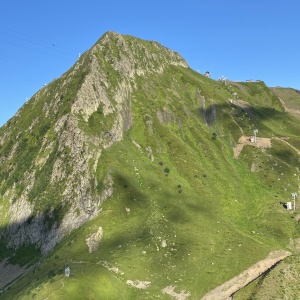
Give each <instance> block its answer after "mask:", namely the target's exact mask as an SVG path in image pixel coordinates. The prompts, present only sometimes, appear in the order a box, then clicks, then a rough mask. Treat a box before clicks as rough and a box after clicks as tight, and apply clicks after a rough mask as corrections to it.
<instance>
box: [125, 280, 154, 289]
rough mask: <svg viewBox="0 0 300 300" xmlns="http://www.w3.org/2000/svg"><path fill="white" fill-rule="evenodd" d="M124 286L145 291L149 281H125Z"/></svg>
mask: <svg viewBox="0 0 300 300" xmlns="http://www.w3.org/2000/svg"><path fill="white" fill-rule="evenodd" d="M126 284H128V285H130V286H132V287H135V288H137V289H142V290H144V289H147V288H148V287H149V286H150V284H151V281H140V280H135V281H132V280H127V281H126Z"/></svg>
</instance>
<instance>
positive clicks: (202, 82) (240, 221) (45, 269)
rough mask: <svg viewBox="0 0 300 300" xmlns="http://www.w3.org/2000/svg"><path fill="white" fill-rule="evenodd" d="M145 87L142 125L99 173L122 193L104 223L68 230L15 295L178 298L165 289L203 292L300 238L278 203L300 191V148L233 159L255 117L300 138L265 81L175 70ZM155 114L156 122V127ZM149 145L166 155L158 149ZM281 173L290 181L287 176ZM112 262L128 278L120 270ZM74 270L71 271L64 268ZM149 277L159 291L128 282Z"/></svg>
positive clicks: (106, 207)
mask: <svg viewBox="0 0 300 300" xmlns="http://www.w3.org/2000/svg"><path fill="white" fill-rule="evenodd" d="M138 85H139V86H140V89H139V90H138V91H136V92H135V93H134V94H133V95H132V103H133V112H134V125H133V127H132V128H131V129H130V131H129V132H128V133H127V135H126V137H125V140H124V141H123V142H121V143H118V144H116V145H114V146H113V147H112V148H110V149H109V150H107V151H105V152H104V153H103V155H102V159H101V162H100V163H99V165H98V169H97V176H98V178H99V179H101V178H104V176H105V175H106V174H111V175H112V177H113V178H114V182H115V185H114V188H115V191H114V195H113V197H112V198H111V199H110V200H108V201H107V202H106V203H104V204H103V211H102V213H101V214H100V216H99V217H98V218H96V219H94V220H93V221H91V222H89V223H88V224H86V225H85V226H83V227H82V228H80V229H79V230H77V231H75V232H74V233H73V234H72V235H71V236H69V237H67V238H66V239H65V240H64V242H63V243H61V245H59V246H58V247H57V248H56V249H55V251H54V252H53V253H51V254H50V255H49V256H48V257H45V259H44V260H43V262H42V264H41V265H40V266H39V267H38V268H36V269H35V270H34V271H32V272H30V273H29V275H27V276H26V277H24V278H22V279H20V280H19V281H18V282H17V283H16V284H15V285H14V287H13V288H12V289H10V290H9V291H7V293H5V294H4V295H2V298H3V299H33V298H34V299H44V298H46V297H48V298H49V299H66V298H68V299H153V298H155V297H157V296H160V298H161V299H162V298H165V299H170V297H169V296H167V295H163V294H162V293H161V290H162V289H163V288H165V287H166V286H168V285H174V286H176V288H175V291H176V292H178V293H179V292H180V291H181V290H186V291H190V292H191V295H192V296H191V299H198V298H199V297H200V296H201V295H203V294H205V293H206V292H208V291H209V290H210V289H212V288H213V287H215V286H216V285H219V284H221V283H223V282H224V281H226V280H228V279H230V278H231V277H233V276H235V275H236V274H238V273H239V272H241V271H243V270H244V269H246V268H247V267H249V266H250V265H251V264H253V263H255V262H257V261H258V260H259V259H261V258H263V257H265V256H266V254H267V253H268V252H269V251H270V250H271V249H275V248H279V247H284V246H285V245H287V244H288V241H289V238H290V237H295V236H297V234H298V231H297V230H298V229H297V226H296V225H295V223H294V222H293V219H292V218H291V215H290V214H288V213H287V212H286V211H284V209H283V208H282V207H281V206H280V205H279V204H278V202H279V201H280V200H284V199H285V198H286V197H287V195H288V193H289V192H290V191H294V189H295V188H296V187H297V184H298V182H297V181H296V179H295V178H294V177H293V174H294V170H295V165H294V163H298V162H297V160H296V159H295V157H297V155H296V154H295V153H294V152H293V151H291V150H290V149H289V148H288V147H287V146H286V145H285V144H282V143H280V142H278V143H275V144H274V148H271V149H269V150H266V151H262V150H260V149H257V148H253V147H250V146H248V147H245V149H244V150H243V152H242V154H241V159H239V160H235V159H234V158H233V152H232V148H231V146H232V145H234V144H235V143H236V142H237V140H238V137H239V136H240V129H239V127H241V128H243V129H244V131H245V134H246V132H247V130H248V132H251V131H252V128H253V126H252V125H253V123H254V127H255V128H256V127H258V128H259V132H260V134H262V135H266V136H271V135H276V136H286V135H289V136H291V137H292V138H293V139H295V143H297V139H296V136H297V134H299V128H297V126H296V125H293V120H292V119H290V118H289V117H288V116H287V115H286V114H285V113H284V112H283V111H282V109H281V106H280V103H279V101H278V100H276V98H274V97H273V96H271V94H270V92H269V91H268V89H267V88H266V87H265V85H264V84H263V83H254V84H248V85H247V84H245V85H244V87H243V88H241V87H238V86H233V87H231V88H230V87H228V86H224V85H223V84H222V83H220V82H215V81H213V80H210V79H207V78H204V77H203V76H200V75H199V74H197V73H195V72H193V71H192V70H186V69H182V68H175V67H173V68H170V69H169V70H167V71H166V74H164V76H163V77H162V76H161V77H153V78H151V79H148V80H144V79H143V78H140V79H139V82H138ZM232 89H234V90H236V91H238V94H239V96H240V98H242V99H244V100H245V101H248V102H249V103H251V104H252V105H256V106H255V107H254V108H253V112H254V114H255V115H256V116H257V118H256V119H255V120H253V119H249V118H248V117H247V116H246V115H245V114H244V113H243V111H242V110H240V109H239V108H237V107H234V106H231V105H230V102H229V101H228V99H229V98H231V94H232ZM245 91H246V92H245ZM201 95H202V96H204V97H205V100H206V108H207V110H206V114H207V113H209V108H211V107H213V105H216V106H217V118H216V119H215V120H213V122H212V125H211V127H210V128H209V127H208V126H207V125H206V124H205V122H204V114H205V113H204V112H203V111H201V110H200V109H199V106H200V102H201V99H202V98H201ZM267 105H268V107H269V108H266V106H267ZM158 111H161V112H162V111H168V112H169V114H168V116H166V118H167V119H168V120H169V121H168V122H165V123H164V124H161V123H160V122H158V120H157V112H158ZM274 116H275V117H276V120H275V121H274V119H273V117H274ZM209 117H212V116H209ZM232 118H234V119H235V122H233V120H232ZM212 119H213V118H212ZM147 120H152V121H153V134H151V133H150V132H149V130H148V127H147V125H146V121H147ZM237 123H238V125H239V127H238V126H237ZM278 124H280V126H278ZM251 126H252V127H251ZM291 126H293V127H291ZM214 133H215V135H213V134H214ZM213 137H217V138H216V139H214V138H213ZM132 140H134V141H135V142H137V143H138V144H139V145H141V147H142V150H143V152H141V151H140V150H139V149H138V148H137V147H136V146H135V145H134V144H133V142H132ZM149 146H150V147H151V149H152V152H153V155H154V158H155V160H154V162H151V161H150V159H149V157H148V156H147V154H146V150H145V148H146V147H149ZM285 151H286V152H288V155H285V153H284V152H285ZM270 155H272V156H270ZM253 159H255V160H256V163H257V164H260V163H261V164H264V165H263V167H262V168H260V169H261V170H260V172H256V173H253V172H250V167H251V164H252V161H253ZM276 163H277V165H276V168H274V166H273V165H275V164H276ZM278 165H279V166H280V167H278V168H277V166H278ZM166 168H168V169H169V173H168V172H166V171H167V170H166ZM272 168H273V170H272ZM281 168H282V169H281ZM271 170H272V171H271ZM270 173H272V176H270ZM281 173H284V174H285V175H284V176H286V177H285V178H286V180H281V181H280V183H279V181H278V180H277V179H278V178H277V177H278V176H279V175H280V174H281ZM266 174H267V175H266ZM265 175H266V176H265ZM281 176H283V175H281ZM276 180H277V181H276ZM285 188H287V189H289V190H285ZM126 208H129V209H130V212H127V211H126ZM99 226H102V227H103V230H104V239H103V242H102V244H101V247H100V249H99V250H98V251H96V252H95V253H92V254H89V253H88V248H87V246H86V243H85V239H86V238H87V237H88V236H89V235H90V234H91V233H94V232H96V231H97V229H98V227H99ZM162 240H165V241H166V243H167V247H165V248H162V247H161V242H162ZM100 261H106V262H108V264H109V265H110V266H115V267H117V268H119V270H120V271H121V272H122V273H118V274H116V273H114V272H111V271H108V269H107V268H105V267H103V266H102V265H101V264H99V262H100ZM65 265H68V266H70V268H71V277H70V278H64V275H63V274H62V273H63V269H64V266H65ZM123 273H124V274H123ZM137 279H138V280H141V281H151V285H150V287H149V288H148V289H145V290H138V289H135V288H132V287H129V286H128V285H126V281H127V280H137Z"/></svg>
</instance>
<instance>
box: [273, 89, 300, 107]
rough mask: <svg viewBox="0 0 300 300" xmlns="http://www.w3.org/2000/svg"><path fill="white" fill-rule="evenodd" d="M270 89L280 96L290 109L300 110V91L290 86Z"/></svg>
mask: <svg viewBox="0 0 300 300" xmlns="http://www.w3.org/2000/svg"><path fill="white" fill-rule="evenodd" d="M272 91H273V92H274V93H275V94H276V95H277V96H278V97H280V98H281V99H282V100H283V101H284V102H285V105H286V106H287V107H288V108H290V109H296V110H300V92H299V91H298V90H296V89H292V88H279V87H278V88H277V87H276V88H272Z"/></svg>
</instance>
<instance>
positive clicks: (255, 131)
mask: <svg viewBox="0 0 300 300" xmlns="http://www.w3.org/2000/svg"><path fill="white" fill-rule="evenodd" d="M253 133H254V143H255V144H256V134H257V133H258V129H254V130H253Z"/></svg>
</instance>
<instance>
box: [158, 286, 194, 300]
mask: <svg viewBox="0 0 300 300" xmlns="http://www.w3.org/2000/svg"><path fill="white" fill-rule="evenodd" d="M174 289H175V286H173V285H169V286H167V287H165V288H164V289H163V290H162V292H163V293H164V294H167V295H170V296H171V297H173V298H174V299H176V300H185V299H187V298H188V297H189V296H191V293H190V292H186V291H180V293H176V292H174Z"/></svg>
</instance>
